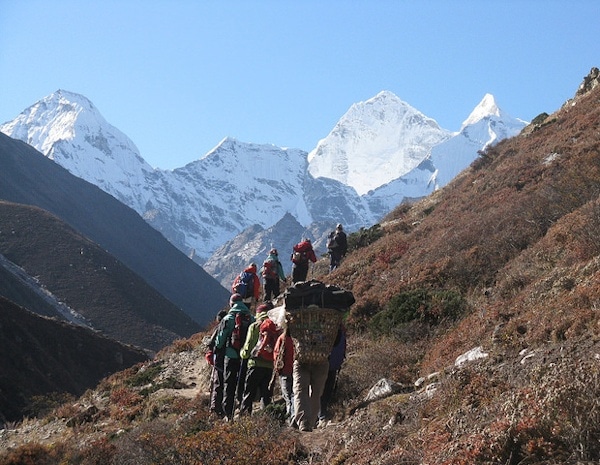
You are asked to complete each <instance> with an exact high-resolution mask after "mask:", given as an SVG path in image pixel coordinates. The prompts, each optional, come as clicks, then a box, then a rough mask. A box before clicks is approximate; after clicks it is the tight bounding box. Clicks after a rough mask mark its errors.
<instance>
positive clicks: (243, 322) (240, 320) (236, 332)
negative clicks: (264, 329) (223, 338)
mask: <svg viewBox="0 0 600 465" xmlns="http://www.w3.org/2000/svg"><path fill="white" fill-rule="evenodd" d="M251 324H252V316H251V315H250V314H249V313H242V312H237V313H236V314H235V323H234V326H233V331H231V338H230V344H229V345H230V347H233V348H234V349H235V350H237V351H238V352H239V350H240V349H241V348H242V346H243V345H244V342H246V336H247V335H248V328H249V327H250V325H251Z"/></svg>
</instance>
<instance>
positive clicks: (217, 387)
mask: <svg viewBox="0 0 600 465" xmlns="http://www.w3.org/2000/svg"><path fill="white" fill-rule="evenodd" d="M224 369H225V354H224V353H223V351H217V352H216V353H215V365H214V366H213V369H212V375H211V378H210V383H211V391H210V410H211V412H215V413H216V414H217V415H219V416H221V415H223V414H224V412H223V388H224V385H225V376H224Z"/></svg>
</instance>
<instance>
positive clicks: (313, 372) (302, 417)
mask: <svg viewBox="0 0 600 465" xmlns="http://www.w3.org/2000/svg"><path fill="white" fill-rule="evenodd" d="M293 366H294V368H293V374H292V376H293V386H294V388H293V389H294V424H295V426H297V427H298V429H299V430H300V431H312V430H313V428H314V427H315V426H316V424H317V419H318V417H319V410H320V409H321V395H322V394H323V389H324V388H325V382H326V381H327V375H328V373H329V362H328V361H327V359H325V360H323V361H319V362H314V363H307V362H301V361H300V360H298V359H296V360H294V365H293Z"/></svg>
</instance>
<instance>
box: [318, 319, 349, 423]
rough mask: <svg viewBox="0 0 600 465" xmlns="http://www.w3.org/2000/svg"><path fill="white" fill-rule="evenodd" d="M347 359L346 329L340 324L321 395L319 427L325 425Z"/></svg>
mask: <svg viewBox="0 0 600 465" xmlns="http://www.w3.org/2000/svg"><path fill="white" fill-rule="evenodd" d="M345 359H346V328H345V327H344V324H343V323H342V324H340V327H339V328H338V332H337V336H336V338H335V342H334V343H333V349H331V354H330V355H329V373H328V374H327V380H326V381H325V387H324V389H323V394H321V410H319V423H318V424H319V426H320V425H322V424H324V423H325V422H326V421H327V419H328V417H329V412H328V407H329V404H330V403H331V401H332V399H333V394H334V392H335V390H336V388H337V377H338V374H339V372H340V369H341V368H342V364H343V363H344V360H345Z"/></svg>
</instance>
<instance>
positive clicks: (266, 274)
mask: <svg viewBox="0 0 600 465" xmlns="http://www.w3.org/2000/svg"><path fill="white" fill-rule="evenodd" d="M262 275H263V278H268V279H277V277H278V275H277V261H276V260H274V259H269V260H265V262H264V263H263V272H262Z"/></svg>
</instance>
